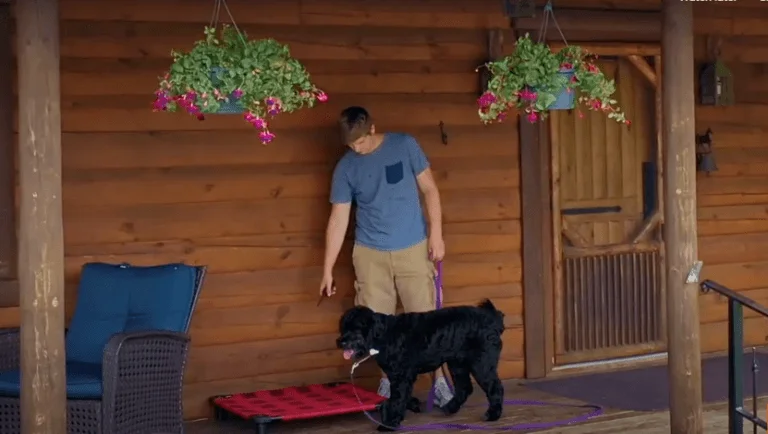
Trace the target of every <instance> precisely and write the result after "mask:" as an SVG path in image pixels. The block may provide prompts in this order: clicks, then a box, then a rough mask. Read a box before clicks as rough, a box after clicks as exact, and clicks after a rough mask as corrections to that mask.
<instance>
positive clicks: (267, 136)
mask: <svg viewBox="0 0 768 434" xmlns="http://www.w3.org/2000/svg"><path fill="white" fill-rule="evenodd" d="M259 139H261V144H262V145H266V144H268V143H270V142H271V141H272V140H274V139H275V135H274V134H273V133H271V132H269V131H267V130H264V131H262V132H260V133H259Z"/></svg>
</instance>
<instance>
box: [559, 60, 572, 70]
mask: <svg viewBox="0 0 768 434" xmlns="http://www.w3.org/2000/svg"><path fill="white" fill-rule="evenodd" d="M560 69H573V63H569V62H563V63H562V64H561V65H560Z"/></svg>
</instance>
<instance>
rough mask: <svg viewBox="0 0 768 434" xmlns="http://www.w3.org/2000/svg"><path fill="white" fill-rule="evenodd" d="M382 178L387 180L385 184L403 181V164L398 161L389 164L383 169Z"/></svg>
mask: <svg viewBox="0 0 768 434" xmlns="http://www.w3.org/2000/svg"><path fill="white" fill-rule="evenodd" d="M384 176H385V178H386V180H387V184H390V185H392V184H397V183H399V182H400V181H402V180H403V162H402V161H398V162H397V163H395V164H390V165H389V166H385V167H384Z"/></svg>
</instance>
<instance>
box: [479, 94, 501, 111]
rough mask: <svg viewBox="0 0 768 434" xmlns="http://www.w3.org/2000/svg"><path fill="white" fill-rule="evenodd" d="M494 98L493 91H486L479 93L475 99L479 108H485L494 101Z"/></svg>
mask: <svg viewBox="0 0 768 434" xmlns="http://www.w3.org/2000/svg"><path fill="white" fill-rule="evenodd" d="M496 100H497V98H496V95H495V94H494V93H493V92H490V91H488V92H485V93H484V94H482V95H480V98H478V99H477V105H478V106H479V107H480V108H487V107H490V106H491V104H493V103H495V102H496Z"/></svg>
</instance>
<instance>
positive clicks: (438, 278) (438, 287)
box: [427, 261, 453, 412]
mask: <svg viewBox="0 0 768 434" xmlns="http://www.w3.org/2000/svg"><path fill="white" fill-rule="evenodd" d="M435 268H436V272H435V309H436V310H437V309H442V308H443V261H437V263H436V264H435ZM440 370H441V371H442V372H443V377H444V378H445V382H446V383H448V388H449V389H450V390H451V393H453V387H451V383H450V382H449V381H448V379H449V378H450V377H449V376H448V375H446V374H447V372H445V366H441V367H440ZM436 383H437V376H436V375H434V374H433V376H432V387H430V388H429V397H428V398H427V412H431V411H432V408H433V407H434V402H435V387H436V386H437V384H436Z"/></svg>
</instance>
